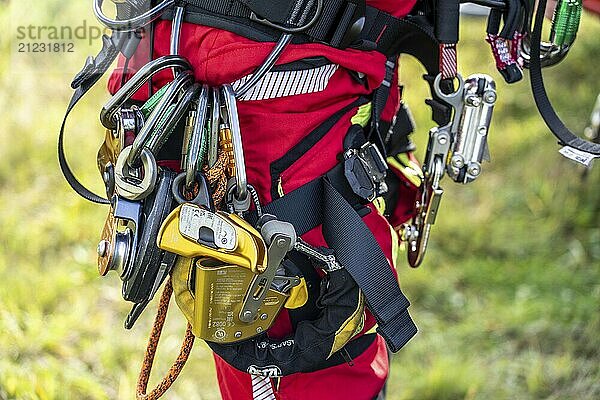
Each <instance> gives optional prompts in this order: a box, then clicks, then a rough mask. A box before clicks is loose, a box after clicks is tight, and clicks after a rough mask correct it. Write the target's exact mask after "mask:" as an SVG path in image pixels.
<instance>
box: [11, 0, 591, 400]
mask: <svg viewBox="0 0 600 400" xmlns="http://www.w3.org/2000/svg"><path fill="white" fill-rule="evenodd" d="M17 5H18V7H17ZM79 21H81V23H82V24H83V23H86V24H87V25H94V24H95V20H94V18H93V16H92V14H91V6H90V4H89V2H87V1H86V2H64V1H59V0H47V1H44V2H37V1H36V2H34V1H31V0H29V1H21V2H9V1H0V23H1V24H2V26H3V27H4V31H3V33H2V34H1V35H0V121H2V129H0V143H2V145H1V146H0V159H1V160H2V162H0V188H1V190H0V204H2V207H1V208H0V221H1V224H2V225H1V226H2V229H1V231H0V399H44V400H45V399H116V398H118V399H121V398H123V399H125V398H132V397H133V394H134V387H135V382H136V378H137V373H138V369H139V366H140V363H141V359H142V355H143V349H144V348H145V344H146V338H147V334H148V332H149V329H150V324H151V320H152V316H151V313H145V314H144V315H143V317H142V318H141V320H140V321H139V322H138V324H137V325H136V326H135V328H134V329H133V330H132V331H125V330H124V329H123V327H122V323H123V319H124V317H125V315H126V313H127V311H128V306H127V305H126V304H125V302H123V301H122V300H121V296H120V282H119V280H118V278H117V277H115V276H114V275H113V274H111V276H109V277H107V278H104V279H99V278H98V274H97V272H96V266H95V247H96V243H97V241H98V237H99V234H100V230H101V225H102V223H103V221H104V217H105V213H106V209H105V208H103V207H99V206H95V205H92V204H90V203H87V202H85V201H84V200H82V199H80V198H79V197H77V196H76V195H75V194H74V193H73V192H71V190H70V189H69V188H68V187H67V185H66V183H65V182H64V181H63V178H62V176H61V174H60V171H59V168H58V163H57V160H56V137H57V132H58V128H59V126H60V121H61V119H62V115H63V112H64V108H65V106H66V104H67V101H68V98H69V97H70V94H71V91H70V89H69V88H68V83H69V81H70V78H71V76H72V75H74V74H75V73H76V72H77V71H78V69H79V68H80V66H81V65H82V63H83V60H84V59H85V56H86V55H87V54H91V53H95V52H96V51H97V48H98V47H99V46H100V44H99V42H98V41H94V42H93V43H92V44H91V45H90V44H88V43H87V42H86V40H81V41H79V40H78V41H76V47H75V53H74V54H34V55H32V54H29V55H27V54H20V53H17V52H16V49H17V45H18V42H19V40H18V39H17V36H16V32H17V28H18V26H21V25H29V24H33V25H55V26H62V25H66V26H72V25H73V24H74V23H75V24H78V23H79ZM484 26H485V25H484V21H483V20H481V19H469V18H467V19H465V20H464V21H463V24H462V33H461V35H462V40H461V49H460V53H459V57H460V65H461V70H462V71H463V75H468V74H470V73H475V72H487V73H489V74H491V75H493V76H494V78H495V79H496V81H497V83H498V91H499V101H498V103H497V107H496V112H495V117H494V121H493V125H492V129H491V134H490V135H491V136H490V149H491V153H492V163H491V164H485V166H484V168H485V170H484V174H483V176H482V177H481V178H480V179H479V180H478V181H477V182H475V183H474V184H471V185H469V186H458V185H455V184H453V183H452V182H450V181H449V180H447V181H444V182H443V184H444V185H443V186H444V188H445V189H446V194H445V197H444V199H443V201H442V206H441V210H440V217H439V218H438V222H437V224H436V225H435V226H434V228H433V230H432V237H431V242H430V249H429V252H428V254H427V257H426V259H425V262H424V265H423V266H422V267H421V268H420V269H417V270H411V269H409V268H408V267H407V266H406V263H405V262H402V264H401V266H400V267H399V270H400V279H401V281H402V284H403V288H404V290H405V291H406V292H407V295H408V296H409V298H410V299H411V301H412V303H413V306H412V308H411V309H412V314H413V316H414V318H415V320H416V322H417V324H418V325H419V327H420V333H419V335H418V336H417V337H416V338H415V339H413V340H412V341H411V343H410V345H408V346H407V347H406V348H405V349H403V350H402V351H401V352H400V353H399V354H397V355H396V356H395V357H394V361H393V366H392V370H391V377H390V380H389V396H388V397H389V398H390V399H393V400H395V399H488V398H497V399H509V398H510V399H512V398H518V399H597V398H600V354H599V349H600V335H599V332H600V191H599V190H598V187H599V184H600V170H599V169H598V168H596V169H592V170H591V171H589V172H588V173H587V174H584V173H583V169H582V168H580V167H578V166H576V165H574V164H573V163H571V162H569V161H568V160H565V159H563V158H562V157H561V156H560V155H559V154H558V153H557V149H558V147H557V146H556V143H555V140H554V138H553V137H552V136H550V135H549V133H548V132H547V129H545V127H544V126H543V124H542V122H541V119H540V117H539V116H538V114H537V111H536V110H535V107H534V105H533V99H532V97H531V94H530V90H529V86H528V82H527V79H525V80H524V81H523V82H521V83H519V84H517V85H514V86H511V87H508V86H506V85H504V84H503V83H502V82H500V81H501V79H500V77H499V76H498V74H497V73H496V72H495V68H494V66H493V62H492V59H491V55H490V53H489V50H488V47H487V44H486V43H485V42H484V41H483V31H484ZM7 30H8V31H7ZM599 36H600V23H599V21H598V20H597V19H595V18H592V17H591V16H589V15H588V16H586V17H585V18H584V19H583V23H582V30H581V34H580V37H579V39H578V42H577V43H576V46H575V48H574V50H573V51H572V54H570V56H569V57H568V58H567V60H566V61H565V62H563V63H562V64H561V65H559V66H557V67H555V68H552V69H550V70H548V71H547V73H546V79H547V82H548V86H549V92H550V95H551V97H552V99H553V101H554V103H555V106H556V108H557V109H558V110H559V112H560V114H561V116H562V117H563V118H564V119H565V120H566V122H567V125H568V126H569V127H571V129H573V130H575V131H582V129H583V127H584V126H585V125H586V124H587V121H588V117H589V113H590V111H591V107H592V104H593V102H594V100H595V98H596V96H597V94H598V92H599V91H600V85H599V84H598V78H597V75H596V74H597V71H596V69H595V66H596V65H597V61H598V60H597V58H598V54H600V41H598V37H599ZM401 69H402V76H403V80H404V82H405V84H406V86H407V90H406V96H407V98H408V102H409V104H410V105H411V107H412V110H413V113H414V114H415V117H416V120H417V124H418V130H417V134H416V135H415V138H416V140H417V142H418V143H419V144H420V148H421V150H422V149H423V147H424V143H425V138H426V136H427V135H426V133H427V131H428V129H429V127H430V126H431V125H432V124H431V122H430V121H429V111H428V109H427V108H426V107H425V106H424V105H423V102H422V101H423V99H424V98H425V97H426V96H427V91H426V87H425V84H424V83H423V82H422V81H421V80H420V79H419V78H418V76H419V75H421V74H422V72H423V71H422V70H421V69H420V67H419V66H418V65H417V64H416V63H415V62H414V61H412V60H405V62H404V63H403V66H402V68H401ZM106 99H107V95H106V93H105V90H104V87H103V85H102V84H100V85H98V86H97V87H96V88H95V89H94V90H93V92H92V95H90V96H88V98H87V100H86V101H85V102H84V103H82V104H81V106H79V108H78V109H77V110H76V112H75V114H74V115H73V118H72V120H71V122H70V124H69V133H68V137H67V153H68V157H69V159H70V161H71V164H72V166H73V168H74V169H75V171H76V173H77V175H78V176H79V177H80V178H81V179H82V180H83V181H84V182H85V183H86V184H88V185H90V186H92V187H93V188H94V189H96V190H97V191H98V192H101V191H102V184H101V181H100V179H99V176H98V173H97V171H96V169H95V162H94V160H95V153H96V151H97V148H98V146H99V145H100V143H101V141H102V138H103V131H102V130H101V129H100V125H99V123H98V122H97V121H98V120H97V113H98V110H99V108H100V106H101V105H102V104H103V103H104V102H105V101H106ZM421 156H422V154H421ZM584 175H585V176H584ZM173 310H176V308H174V309H173ZM183 331H184V320H183V318H182V317H181V316H180V315H179V313H178V312H174V311H173V312H171V314H170V317H169V319H168V321H167V326H166V331H165V334H164V336H163V339H162V341H161V345H160V347H159V356H158V361H157V366H156V372H159V373H163V372H164V371H166V369H167V368H168V366H169V365H170V363H171V361H172V358H173V357H174V355H175V354H176V352H177V351H178V348H179V345H180V341H181V338H182V335H183ZM155 379H156V378H155ZM167 397H168V398H170V399H217V398H218V390H217V386H216V381H215V374H214V368H213V366H212V362H211V356H210V352H209V351H208V349H207V347H206V346H205V345H204V344H203V343H197V344H196V346H195V349H194V351H193V353H192V357H191V358H190V361H189V362H188V365H187V366H186V368H185V369H184V372H183V373H182V376H181V378H180V379H179V380H178V381H177V383H176V384H175V385H174V387H173V388H172V390H171V391H170V392H168V396H167Z"/></svg>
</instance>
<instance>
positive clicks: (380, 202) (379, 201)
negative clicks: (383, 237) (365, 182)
mask: <svg viewBox="0 0 600 400" xmlns="http://www.w3.org/2000/svg"><path fill="white" fill-rule="evenodd" d="M373 205H374V206H375V209H376V210H377V212H378V213H379V214H381V215H384V214H385V199H384V198H383V197H376V198H375V200H373Z"/></svg>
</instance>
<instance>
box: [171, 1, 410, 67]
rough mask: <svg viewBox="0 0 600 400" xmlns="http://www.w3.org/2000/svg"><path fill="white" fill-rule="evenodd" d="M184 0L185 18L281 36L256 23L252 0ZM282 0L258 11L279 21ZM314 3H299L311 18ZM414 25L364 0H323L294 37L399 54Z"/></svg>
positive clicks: (269, 37) (256, 36)
mask: <svg viewBox="0 0 600 400" xmlns="http://www.w3.org/2000/svg"><path fill="white" fill-rule="evenodd" d="M181 1H182V3H185V4H187V5H188V7H186V16H185V21H186V22H191V23H195V24H199V25H206V26H212V27H215V28H220V29H226V30H228V31H231V32H234V33H236V34H238V35H242V36H244V37H247V38H249V39H252V40H255V41H268V42H273V41H277V39H278V38H279V37H280V36H281V31H279V30H277V29H274V28H271V27H267V26H265V25H263V24H260V23H257V22H256V21H255V20H253V19H252V18H251V13H252V10H251V9H250V8H249V6H250V5H251V6H252V7H256V4H250V1H249V0H243V1H242V0H181ZM280 2H281V1H280V0H271V1H268V2H267V1H265V2H264V4H263V6H262V7H263V8H264V9H272V8H273V9H274V8H275V7H278V6H279V7H281V10H279V11H271V12H270V14H269V13H263V14H260V13H258V12H257V14H259V15H260V16H261V17H264V18H266V19H268V20H271V21H272V22H280V21H279V20H278V19H281V17H280V16H281V15H284V14H285V13H286V12H288V11H289V10H288V8H289V4H288V2H287V1H286V2H284V3H285V4H284V5H281V4H279V3H280ZM244 3H247V4H244ZM314 3H315V2H314V1H313V2H311V1H305V2H299V3H297V4H300V5H305V6H306V10H309V11H308V13H307V15H308V18H310V14H311V12H310V10H312V9H313V7H314ZM292 4H294V3H292ZM292 14H293V12H292ZM305 14H306V13H305ZM363 16H364V17H365V18H364V25H363V27H362V30H360V32H359V29H358V25H356V24H355V23H356V22H357V20H358V19H360V17H363ZM163 18H164V19H172V18H173V13H172V12H171V11H167V12H166V13H165V15H164V16H163ZM413 29H414V24H413V23H412V22H410V21H408V19H407V18H402V19H400V18H396V17H394V16H392V15H390V14H388V13H385V12H384V11H381V10H378V9H376V8H374V7H370V6H365V4H364V1H363V0H328V1H325V2H324V4H323V10H322V12H321V17H320V18H318V19H317V21H316V23H315V24H314V25H313V26H312V27H310V28H309V29H307V30H306V31H303V32H302V33H298V34H295V35H294V39H293V40H294V43H306V42H318V43H324V44H328V45H330V46H333V47H336V48H345V47H351V48H356V49H359V50H376V51H379V52H381V53H383V54H385V55H386V56H390V55H394V54H397V52H398V45H399V41H401V40H403V39H404V37H403V36H404V35H405V34H406V33H408V32H410V31H412V30H413Z"/></svg>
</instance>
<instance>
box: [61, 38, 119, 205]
mask: <svg viewBox="0 0 600 400" xmlns="http://www.w3.org/2000/svg"><path fill="white" fill-rule="evenodd" d="M118 55H119V48H118V47H117V46H116V45H115V44H114V42H113V40H111V38H108V37H107V36H106V35H105V36H103V37H102V50H100V53H98V55H97V56H96V58H94V59H92V58H91V57H90V58H88V59H87V60H86V65H85V67H84V68H83V70H82V71H81V72H80V73H79V74H77V76H76V77H75V79H74V80H73V83H72V84H71V85H72V87H73V88H74V89H75V93H73V96H72V97H71V100H70V101H69V105H68V106H67V111H66V112H65V116H64V118H63V121H62V125H61V127H60V133H59V134H58V162H59V164H60V169H61V171H62V173H63V176H64V177H65V179H66V180H67V183H68V184H69V185H70V186H71V188H72V189H73V190H74V191H75V192H77V194H79V195H80V196H81V197H83V198H84V199H86V200H89V201H91V202H93V203H98V204H110V202H109V201H108V200H107V199H105V198H103V197H101V196H99V195H97V194H96V193H94V192H92V191H90V190H89V189H88V188H86V187H85V186H83V185H82V184H81V182H79V180H78V179H77V178H76V177H75V175H74V174H73V171H72V170H71V167H69V163H68V162H67V158H66V156H65V148H64V134H65V126H66V124H67V118H69V114H71V111H72V110H73V108H74V107H75V105H77V103H78V102H79V100H81V98H82V97H83V96H84V95H85V94H86V93H87V92H88V91H89V90H90V89H91V88H92V86H94V85H95V84H96V82H98V80H99V79H100V78H101V77H102V75H104V73H105V72H106V71H107V70H108V68H109V67H110V65H111V64H112V62H113V61H114V60H115V59H116V58H117V56H118Z"/></svg>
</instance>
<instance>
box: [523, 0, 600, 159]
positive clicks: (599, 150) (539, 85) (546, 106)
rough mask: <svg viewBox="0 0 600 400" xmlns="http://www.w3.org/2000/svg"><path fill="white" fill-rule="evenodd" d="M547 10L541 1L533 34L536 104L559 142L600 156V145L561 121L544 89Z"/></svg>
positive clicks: (532, 79) (531, 57) (532, 84)
mask: <svg viewBox="0 0 600 400" xmlns="http://www.w3.org/2000/svg"><path fill="white" fill-rule="evenodd" d="M545 9H546V0H540V2H539V4H538V9H537V13H536V16H535V25H534V28H533V32H532V34H531V55H530V59H531V61H530V67H529V73H530V77H531V90H532V91H533V98H534V99H535V104H536V105H537V108H538V110H539V112H540V114H541V115H542V118H544V121H545V122H546V125H547V126H548V128H550V130H551V131H552V133H553V134H554V136H556V137H557V138H558V140H559V142H560V143H561V144H563V145H567V146H570V147H573V148H574V149H577V150H581V151H584V152H586V153H590V154H594V155H600V143H593V142H590V141H587V140H584V139H582V138H580V137H577V136H576V135H575V134H573V132H571V131H570V130H569V128H567V127H566V126H565V124H564V123H563V122H562V121H561V120H560V118H559V117H558V115H556V111H554V108H553V107H552V103H550V99H549V98H548V94H547V93H546V88H545V87H544V78H543V77H542V65H541V60H540V42H541V39H542V25H543V23H544V10H545Z"/></svg>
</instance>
